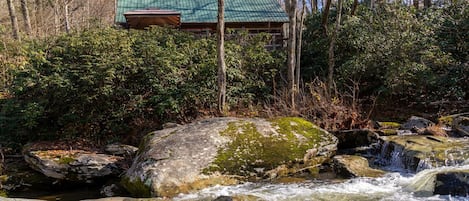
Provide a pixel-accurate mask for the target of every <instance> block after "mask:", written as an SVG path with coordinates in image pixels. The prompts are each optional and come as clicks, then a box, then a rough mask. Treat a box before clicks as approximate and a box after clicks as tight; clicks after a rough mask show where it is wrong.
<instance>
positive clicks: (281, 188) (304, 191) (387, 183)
mask: <svg viewBox="0 0 469 201" xmlns="http://www.w3.org/2000/svg"><path fill="white" fill-rule="evenodd" d="M423 174H424V173H422V174H418V175H409V174H401V173H389V174H386V175H385V176H383V177H380V178H355V179H350V180H348V181H345V182H342V183H331V182H329V183H325V182H314V181H311V182H305V183H297V184H270V183H246V184H241V185H237V186H215V187H212V188H207V189H204V190H201V191H199V192H197V193H193V194H183V195H180V196H178V197H176V198H175V200H179V201H195V200H197V201H199V200H213V199H215V198H217V197H219V196H234V197H237V196H238V197H241V198H243V197H245V198H247V197H255V198H259V199H257V200H267V201H357V200H358V201H375V200H380V201H469V198H467V197H451V196H438V195H434V196H424V197H419V196H421V195H419V196H417V195H415V194H414V192H412V191H411V190H409V189H408V186H409V185H411V184H412V183H414V182H415V180H416V179H419V178H421V177H422V175H423ZM241 200H243V199H241ZM249 200H256V199H249Z"/></svg>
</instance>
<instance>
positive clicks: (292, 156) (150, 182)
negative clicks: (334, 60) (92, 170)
mask: <svg viewBox="0 0 469 201" xmlns="http://www.w3.org/2000/svg"><path fill="white" fill-rule="evenodd" d="M140 147H141V148H140V150H139V153H138V154H137V156H136V158H135V160H134V162H133V164H132V166H131V168H130V169H129V170H128V171H127V173H126V174H125V175H124V178H123V180H122V183H123V185H124V186H125V187H126V188H127V190H128V191H129V192H131V193H132V194H133V195H135V196H140V197H142V196H145V197H156V196H161V197H172V196H175V195H177V194H179V193H187V192H191V191H194V190H198V189H202V188H206V187H209V186H213V185H232V184H237V183H238V182H240V181H244V180H247V179H254V180H255V179H256V178H257V179H259V178H264V177H276V176H282V175H286V174H293V173H295V172H298V171H300V170H305V169H309V168H313V167H316V166H318V165H320V164H322V163H323V162H325V161H326V160H328V159H329V158H330V157H332V156H333V155H334V154H335V151H336V149H337V138H336V137H334V136H333V135H331V134H329V133H328V132H327V131H325V130H322V129H320V128H319V127H317V126H316V125H314V124H312V123H310V122H308V121H306V120H304V119H301V118H278V119H271V120H265V119H257V118H255V119H241V118H213V119H207V120H202V121H198V122H195V123H191V124H187V125H182V126H177V127H174V128H168V129H164V130H160V131H155V132H152V133H150V134H148V135H147V136H146V137H145V138H144V140H143V142H142V144H141V146H140ZM277 170H278V171H277Z"/></svg>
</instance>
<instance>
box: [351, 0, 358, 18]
mask: <svg viewBox="0 0 469 201" xmlns="http://www.w3.org/2000/svg"><path fill="white" fill-rule="evenodd" d="M357 7H358V0H353V5H352V11H351V12H350V14H351V15H355V12H356V11H357Z"/></svg>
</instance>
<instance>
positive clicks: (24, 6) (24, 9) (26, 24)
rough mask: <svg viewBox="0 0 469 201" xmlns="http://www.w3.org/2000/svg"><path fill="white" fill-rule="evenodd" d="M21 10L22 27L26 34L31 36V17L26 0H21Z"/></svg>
mask: <svg viewBox="0 0 469 201" xmlns="http://www.w3.org/2000/svg"><path fill="white" fill-rule="evenodd" d="M21 12H22V13H23V19H24V29H25V31H26V34H28V35H29V36H31V34H32V31H31V19H30V17H29V10H28V4H27V2H26V0H21Z"/></svg>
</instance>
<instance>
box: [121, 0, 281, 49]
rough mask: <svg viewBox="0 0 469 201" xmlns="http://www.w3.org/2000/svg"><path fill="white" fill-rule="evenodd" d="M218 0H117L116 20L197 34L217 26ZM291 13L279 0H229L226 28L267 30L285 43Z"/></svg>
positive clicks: (277, 42) (138, 26)
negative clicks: (286, 10)
mask: <svg viewBox="0 0 469 201" xmlns="http://www.w3.org/2000/svg"><path fill="white" fill-rule="evenodd" d="M217 15H218V2H217V0H117V5H116V19H115V20H116V23H118V24H120V25H122V26H124V27H126V28H133V29H144V28H146V27H149V26H152V25H157V26H170V27H174V28H177V29H180V30H183V31H189V32H194V33H197V34H211V33H214V32H215V31H216V28H217ZM286 23H288V16H287V14H286V13H285V10H284V9H283V8H282V6H281V5H280V4H279V2H278V0H226V2H225V27H226V28H227V29H231V30H244V31H247V32H248V33H250V34H256V33H260V32H267V33H270V34H271V35H272V43H271V45H274V46H279V45H280V46H281V45H282V44H283V38H284V34H283V32H284V31H283V30H284V29H283V27H284V24H286Z"/></svg>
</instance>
